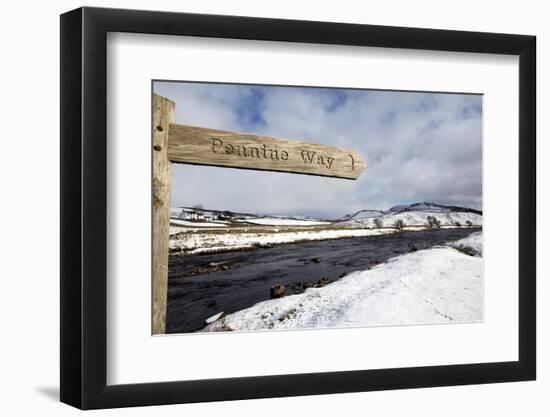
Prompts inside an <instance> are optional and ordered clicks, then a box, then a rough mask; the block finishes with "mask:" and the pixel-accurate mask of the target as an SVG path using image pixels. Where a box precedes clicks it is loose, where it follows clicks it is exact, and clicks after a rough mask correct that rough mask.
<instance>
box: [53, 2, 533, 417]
mask: <svg viewBox="0 0 550 417" xmlns="http://www.w3.org/2000/svg"><path fill="white" fill-rule="evenodd" d="M108 32H131V33H146V34H162V35H174V36H178V35H185V36H198V37H214V38H235V39H254V40H266V41H285V42H305V43H318V44H332V45H356V46H371V47H383V48H404V49H421V50H440V51H456V52H476V53H490V54H507V55H516V56H519V103H518V109H519V132H518V138H519V155H518V158H519V270H518V277H519V292H518V297H519V328H518V340H519V350H518V352H519V358H518V359H519V360H518V361H512V362H495V363H477V364H465V365H461V364H449V365H444V366H423V367H410V368H394V369H376V370H357V371H344V372H327V373H310V374H292V375H275V376H255V377H239V378H224V379H209V380H198V381H175V382H161V383H140V384H128V385H111V386H110V385H107V382H106V381H107V304H106V300H107V283H106V282H107V249H106V248H107V181H108V177H107V139H106V127H107V111H106V94H107V73H106V59H107V57H106V55H107V54H106V46H107V33H108ZM535 51H536V38H535V37H534V36H524V35H510V34H495V33H481V32H461V31H449V30H432V29H416V28H404V27H388V26H372V25H359V24H342V23H325V22H312V21H296V20H280V19H265V18H252V17H236V16H217V15H200V14H186V13H169V12H156V11H136V10H120V9H102V8H88V7H84V8H80V9H77V10H73V11H70V12H68V13H65V14H63V15H61V54H60V55H61V155H60V156H61V179H60V180H61V309H60V315H61V358H60V359H61V382H60V383H61V401H62V402H64V403H67V404H70V405H72V406H75V407H78V408H82V409H95V408H111V407H124V406H143V405H155V404H175V403H190V402H201V401H221V400H237V399H250V398H267V397H282V396H299V395H313V394H329V393H345V392H358V391H376V390H388V389H402V388H421V387H434V386H450V385H464V384H482V383H496V382H507V381H525V380H534V379H535V377H536V314H535V311H536V144H535V143H536V142H535V135H536V131H535V124H536V119H535V118H536V115H535V109H536V91H535V87H536V81H535V80H536V77H535V75H536V69H535V67H536V65H535V64H536V55H535V54H536V52H535Z"/></svg>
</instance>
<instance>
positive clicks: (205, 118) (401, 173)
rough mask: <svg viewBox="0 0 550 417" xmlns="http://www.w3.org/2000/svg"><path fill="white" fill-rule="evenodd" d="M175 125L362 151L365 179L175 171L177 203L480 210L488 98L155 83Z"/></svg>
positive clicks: (278, 210) (338, 212)
mask: <svg viewBox="0 0 550 417" xmlns="http://www.w3.org/2000/svg"><path fill="white" fill-rule="evenodd" d="M153 88H154V91H155V92H156V93H157V94H160V95H162V96H165V97H168V98H170V99H172V100H174V101H175V102H176V123H179V124H189V125H194V126H200V127H209V128H213V129H223V130H231V131H237V132H243V133H254V134H259V135H265V136H272V137H276V138H285V139H295V140H300V141H303V142H311V143H318V144H323V145H329V146H342V147H346V148H352V149H356V150H357V151H358V152H359V153H360V154H361V155H362V156H363V159H364V160H365V161H366V162H367V165H368V168H367V169H366V171H364V172H363V174H362V175H361V177H360V178H359V179H358V180H357V181H352V180H345V179H338V178H325V177H316V176H309V175H296V174H287V173H275V172H267V171H250V170H242V169H232V168H217V167H208V166H192V165H185V164H174V165H173V185H172V206H173V207H177V206H192V205H195V204H202V205H203V207H204V208H210V209H228V210H233V211H241V212H248V213H260V214H298V215H310V216H318V217H338V216H342V215H344V214H347V213H352V212H354V211H357V210H360V209H365V208H369V209H388V208H390V207H392V206H394V205H397V204H409V203H415V202H421V201H431V202H437V203H442V204H456V205H462V206H467V207H474V208H481V199H482V195H481V194H482V191H481V189H482V175H481V174H482V96H481V95H464V94H436V93H416V92H395V91H374V90H350V89H333V88H310V87H274V86H257V85H234V84H233V85H231V84H206V83H187V82H155V83H154V85H153Z"/></svg>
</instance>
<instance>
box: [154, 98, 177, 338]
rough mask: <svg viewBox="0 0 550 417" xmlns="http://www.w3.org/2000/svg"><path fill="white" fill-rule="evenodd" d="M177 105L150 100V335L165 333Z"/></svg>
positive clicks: (164, 99)
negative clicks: (171, 147)
mask: <svg viewBox="0 0 550 417" xmlns="http://www.w3.org/2000/svg"><path fill="white" fill-rule="evenodd" d="M175 109H176V105H175V103H174V102H173V101H170V100H168V99H166V98H164V97H161V96H158V95H156V94H155V95H154V98H153V196H152V198H153V259H152V261H153V323H152V325H153V334H164V333H165V332H166V299H167V295H168V241H169V238H170V196H171V186H172V164H171V162H170V161H169V160H168V130H169V126H170V124H171V123H174V119H175Z"/></svg>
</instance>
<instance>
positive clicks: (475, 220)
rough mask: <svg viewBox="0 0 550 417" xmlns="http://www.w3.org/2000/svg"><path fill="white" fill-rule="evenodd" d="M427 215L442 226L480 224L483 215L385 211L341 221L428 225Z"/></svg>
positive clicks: (365, 224)
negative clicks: (373, 215) (380, 213)
mask: <svg viewBox="0 0 550 417" xmlns="http://www.w3.org/2000/svg"><path fill="white" fill-rule="evenodd" d="M428 217H433V218H435V219H436V220H437V221H438V222H439V225H440V226H442V227H457V226H458V227H461V226H481V225H482V223H483V216H481V215H480V214H476V213H468V212H449V213H440V212H431V211H402V212H398V213H391V212H390V213H386V214H383V215H381V216H376V217H369V218H359V219H356V218H352V219H350V220H346V221H344V222H341V223H340V224H344V225H347V226H351V227H366V228H371V229H372V228H377V227H395V225H396V222H397V221H399V220H400V221H402V222H403V223H402V227H417V226H419V227H420V226H424V227H425V226H428V225H429V219H428Z"/></svg>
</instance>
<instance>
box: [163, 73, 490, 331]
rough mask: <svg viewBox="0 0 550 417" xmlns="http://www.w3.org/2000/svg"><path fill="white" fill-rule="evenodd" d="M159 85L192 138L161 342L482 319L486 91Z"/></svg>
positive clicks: (184, 145) (180, 188)
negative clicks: (173, 337)
mask: <svg viewBox="0 0 550 417" xmlns="http://www.w3.org/2000/svg"><path fill="white" fill-rule="evenodd" d="M152 88H153V93H154V95H157V96H160V97H164V98H166V99H168V100H171V101H172V102H173V103H174V104H175V116H174V117H175V124H174V125H171V127H170V131H171V135H172V134H173V136H174V137H178V138H180V139H181V144H178V145H175V144H174V145H170V144H169V145H168V148H169V149H168V154H169V156H168V157H169V159H171V160H172V162H174V163H172V164H171V165H172V167H171V168H172V169H171V196H170V220H169V224H170V229H169V230H170V231H169V242H168V253H169V260H168V288H167V308H166V333H171V334H173V333H195V332H201V333H202V332H230V331H235V332H251V331H269V330H307V329H319V328H344V327H367V326H395V325H428V324H444V323H445V324H452V323H473V322H482V321H483V258H482V253H483V250H482V241H483V234H482V225H483V212H482V103H483V96H482V95H481V94H473V93H447V92H445V93H440V92H415V91H392V90H368V89H349V88H328V87H302V86H271V85H246V84H229V83H225V84H224V83H204V82H187V81H162V80H161V81H157V80H155V81H154V82H153V87H152ZM153 155H154V158H155V156H156V153H153ZM174 155H175V156H174ZM304 174H305V175H304ZM153 204H155V202H153ZM153 233H155V230H153ZM154 261H155V262H156V261H157V260H155V259H154Z"/></svg>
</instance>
